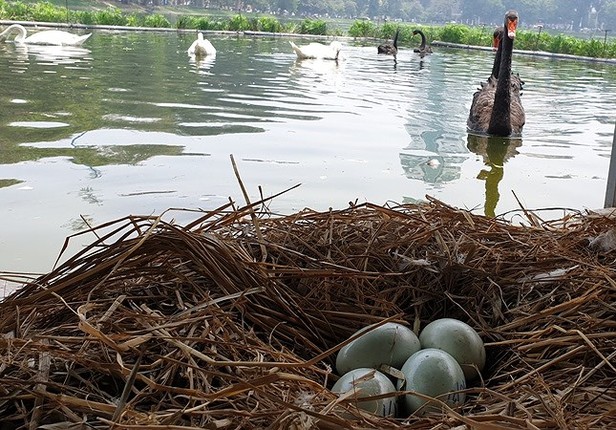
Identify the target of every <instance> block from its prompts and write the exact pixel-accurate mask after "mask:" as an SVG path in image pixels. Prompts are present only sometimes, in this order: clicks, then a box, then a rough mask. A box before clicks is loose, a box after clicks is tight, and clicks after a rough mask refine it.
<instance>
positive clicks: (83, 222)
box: [62, 215, 95, 231]
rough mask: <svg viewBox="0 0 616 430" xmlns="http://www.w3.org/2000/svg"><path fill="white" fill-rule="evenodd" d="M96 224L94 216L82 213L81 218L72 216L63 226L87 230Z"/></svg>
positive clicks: (75, 229)
mask: <svg viewBox="0 0 616 430" xmlns="http://www.w3.org/2000/svg"><path fill="white" fill-rule="evenodd" d="M93 225H95V222H94V218H93V217H92V216H90V215H80V217H79V218H72V219H71V220H69V221H68V222H67V223H66V224H64V225H63V226H62V227H64V228H69V229H71V230H72V231H82V230H87V229H89V228H91V227H92V226H93Z"/></svg>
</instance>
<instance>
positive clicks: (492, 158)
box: [467, 134, 522, 218]
mask: <svg viewBox="0 0 616 430" xmlns="http://www.w3.org/2000/svg"><path fill="white" fill-rule="evenodd" d="M467 142H468V143H467V147H468V149H469V150H471V151H472V152H474V153H475V154H477V155H481V156H482V157H483V162H484V163H485V165H486V168H485V169H482V170H481V171H480V172H479V174H478V175H477V179H479V180H482V181H485V184H486V196H485V206H484V213H485V215H486V216H487V217H490V218H494V217H495V216H496V205H497V204H498V200H499V198H500V193H499V191H498V184H499V183H500V181H501V179H503V175H504V173H505V163H506V162H507V161H508V160H509V159H510V158H513V157H515V156H516V155H517V154H518V150H517V149H518V148H519V147H520V146H522V139H519V138H518V139H507V138H503V137H487V136H477V135H474V134H469V135H468V140H467Z"/></svg>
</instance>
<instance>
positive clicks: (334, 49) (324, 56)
mask: <svg viewBox="0 0 616 430" xmlns="http://www.w3.org/2000/svg"><path fill="white" fill-rule="evenodd" d="M289 43H290V44H291V47H292V48H293V50H294V51H295V53H296V54H297V58H298V60H304V59H306V58H315V59H320V60H337V59H338V57H339V55H340V50H341V49H342V45H341V44H340V42H336V41H334V42H332V43H330V44H329V45H324V44H322V43H318V42H312V43H309V44H308V45H303V46H297V45H296V44H295V43H293V42H291V41H290V40H289Z"/></svg>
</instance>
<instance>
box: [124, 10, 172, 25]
mask: <svg viewBox="0 0 616 430" xmlns="http://www.w3.org/2000/svg"><path fill="white" fill-rule="evenodd" d="M128 24H129V25H131V24H130V22H129V23H128ZM143 25H144V26H145V27H154V28H170V27H171V23H170V22H169V20H168V19H167V18H165V17H164V16H163V15H161V14H159V13H155V14H153V15H147V16H146V17H145V19H144V21H143Z"/></svg>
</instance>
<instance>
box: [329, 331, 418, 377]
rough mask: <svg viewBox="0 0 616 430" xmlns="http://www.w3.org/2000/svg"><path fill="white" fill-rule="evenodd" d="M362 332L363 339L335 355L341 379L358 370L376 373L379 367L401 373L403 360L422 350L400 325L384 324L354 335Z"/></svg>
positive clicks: (416, 339) (409, 333) (411, 335)
mask: <svg viewBox="0 0 616 430" xmlns="http://www.w3.org/2000/svg"><path fill="white" fill-rule="evenodd" d="M364 331H365V332H366V333H365V334H364V335H362V336H360V337H358V338H357V339H355V340H354V341H352V342H350V343H348V344H347V345H345V346H344V347H342V349H340V351H339V352H338V355H337V357H336V370H337V371H338V374H340V375H342V374H345V373H347V372H349V371H351V370H353V369H357V368H360V367H369V368H373V369H378V368H379V367H380V366H381V365H382V364H385V365H389V366H391V367H394V368H396V369H400V367H401V366H402V365H403V364H404V362H405V361H406V359H407V358H409V357H410V356H411V355H413V354H414V353H415V352H417V351H419V349H420V348H421V344H420V343H419V339H418V338H417V336H416V335H415V333H413V330H411V329H410V328H408V327H405V326H403V325H402V324H397V323H385V324H383V325H382V326H379V327H376V328H373V329H371V327H366V328H363V329H361V330H359V331H358V332H356V334H357V333H361V332H364Z"/></svg>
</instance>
